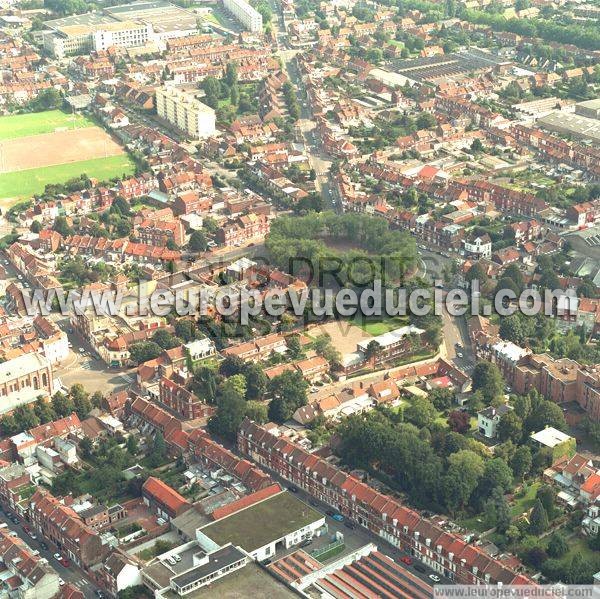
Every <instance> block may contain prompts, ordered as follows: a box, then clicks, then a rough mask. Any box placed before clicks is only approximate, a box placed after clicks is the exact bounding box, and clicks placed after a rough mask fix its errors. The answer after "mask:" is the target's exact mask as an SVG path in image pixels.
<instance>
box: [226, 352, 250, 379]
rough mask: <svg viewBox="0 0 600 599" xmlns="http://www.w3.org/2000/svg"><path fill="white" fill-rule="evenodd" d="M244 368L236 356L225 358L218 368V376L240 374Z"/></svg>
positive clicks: (243, 364) (242, 361)
mask: <svg viewBox="0 0 600 599" xmlns="http://www.w3.org/2000/svg"><path fill="white" fill-rule="evenodd" d="M245 367H246V364H245V362H244V360H242V359H241V358H239V357H238V356H227V357H226V358H225V359H224V360H223V361H222V362H221V364H220V366H219V374H222V375H223V376H224V377H229V376H233V375H234V374H240V373H242V372H243V371H244V368H245Z"/></svg>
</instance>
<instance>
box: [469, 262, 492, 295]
mask: <svg viewBox="0 0 600 599" xmlns="http://www.w3.org/2000/svg"><path fill="white" fill-rule="evenodd" d="M466 279H467V282H468V283H470V284H472V283H473V281H477V282H478V283H479V289H480V290H481V291H483V290H484V289H486V288H487V287H488V285H489V280H490V279H489V277H488V275H487V272H486V271H485V269H484V268H483V266H481V264H479V262H475V264H473V266H471V268H470V269H469V271H468V272H467V276H466Z"/></svg>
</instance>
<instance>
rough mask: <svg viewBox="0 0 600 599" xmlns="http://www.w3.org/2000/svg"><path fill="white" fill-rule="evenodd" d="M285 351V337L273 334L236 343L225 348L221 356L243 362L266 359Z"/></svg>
mask: <svg viewBox="0 0 600 599" xmlns="http://www.w3.org/2000/svg"><path fill="white" fill-rule="evenodd" d="M286 349H287V344H286V342H285V337H283V336H282V335H278V334H277V333H273V334H271V335H266V336H265V337H259V338H257V339H254V340H253V341H248V342H246V343H238V344H237V345H232V346H231V347H227V348H225V349H224V350H223V351H222V352H221V354H222V355H223V356H226V357H227V356H237V357H238V358H241V359H242V360H244V361H249V360H255V359H261V360H263V359H266V358H268V357H269V356H270V355H271V354H272V353H273V352H283V351H285V350H286Z"/></svg>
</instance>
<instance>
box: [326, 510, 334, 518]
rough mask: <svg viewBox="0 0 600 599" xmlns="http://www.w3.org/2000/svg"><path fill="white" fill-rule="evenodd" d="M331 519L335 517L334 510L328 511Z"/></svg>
mask: <svg viewBox="0 0 600 599" xmlns="http://www.w3.org/2000/svg"><path fill="white" fill-rule="evenodd" d="M325 513H326V514H327V515H328V516H329V517H330V518H333V516H334V515H335V512H334V511H333V510H327V511H326V512H325Z"/></svg>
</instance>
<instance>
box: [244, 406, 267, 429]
mask: <svg viewBox="0 0 600 599" xmlns="http://www.w3.org/2000/svg"><path fill="white" fill-rule="evenodd" d="M246 416H247V417H248V418H250V420H254V422H257V423H258V424H265V423H266V422H267V421H268V420H269V411H268V409H267V406H266V404H264V403H261V402H260V401H252V400H250V401H247V402H246Z"/></svg>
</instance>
